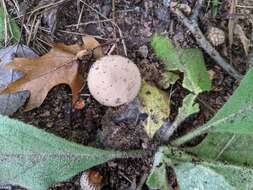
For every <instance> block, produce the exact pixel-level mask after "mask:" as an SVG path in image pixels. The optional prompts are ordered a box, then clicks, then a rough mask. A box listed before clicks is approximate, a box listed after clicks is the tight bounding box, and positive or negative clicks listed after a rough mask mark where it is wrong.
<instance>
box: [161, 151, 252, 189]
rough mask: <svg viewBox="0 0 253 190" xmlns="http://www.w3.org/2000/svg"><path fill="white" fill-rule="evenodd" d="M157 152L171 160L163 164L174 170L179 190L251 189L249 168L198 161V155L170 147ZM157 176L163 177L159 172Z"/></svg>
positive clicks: (210, 161) (250, 171) (206, 160)
mask: <svg viewBox="0 0 253 190" xmlns="http://www.w3.org/2000/svg"><path fill="white" fill-rule="evenodd" d="M160 150H163V151H160ZM159 152H160V154H162V155H161V157H163V158H164V160H166V159H167V160H168V159H170V160H171V161H170V162H167V163H165V164H167V165H168V164H169V165H170V166H172V167H173V168H174V171H175V172H176V176H177V181H178V183H179V187H180V190H194V189H200V190H220V189H225V190H246V189H251V188H252V185H253V170H252V169H251V168H246V167H243V166H237V165H233V164H229V163H223V162H219V161H215V160H208V159H203V160H202V159H201V160H199V158H197V157H196V156H198V155H196V156H191V155H189V154H187V153H185V152H183V151H182V150H179V149H177V148H172V147H161V148H160V149H159ZM193 161H194V162H193ZM157 175H163V173H162V172H160V173H159V174H157ZM161 178H163V177H161Z"/></svg>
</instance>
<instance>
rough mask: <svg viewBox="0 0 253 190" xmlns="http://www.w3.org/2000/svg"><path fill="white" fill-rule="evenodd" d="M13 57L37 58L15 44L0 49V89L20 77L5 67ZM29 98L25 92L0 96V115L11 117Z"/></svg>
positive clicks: (21, 46)
mask: <svg viewBox="0 0 253 190" xmlns="http://www.w3.org/2000/svg"><path fill="white" fill-rule="evenodd" d="M14 57H29V58H36V57H38V56H37V54H35V53H34V52H33V51H32V50H31V49H30V48H28V47H27V46H24V45H22V44H16V45H12V46H8V47H6V48H2V49H0V59H1V62H0V88H1V87H5V86H7V85H8V84H10V83H11V82H13V81H15V80H17V79H19V78H20V77H22V74H21V73H20V72H17V71H14V70H9V69H8V70H7V69H5V68H4V66H5V65H7V64H9V63H11V61H12V60H13V58H14ZM28 97H29V93H28V92H27V91H22V92H18V93H11V94H1V95H0V114H2V115H12V114H13V113H15V112H16V111H17V110H18V108H20V107H21V106H22V105H23V104H24V103H25V101H26V99H27V98H28Z"/></svg>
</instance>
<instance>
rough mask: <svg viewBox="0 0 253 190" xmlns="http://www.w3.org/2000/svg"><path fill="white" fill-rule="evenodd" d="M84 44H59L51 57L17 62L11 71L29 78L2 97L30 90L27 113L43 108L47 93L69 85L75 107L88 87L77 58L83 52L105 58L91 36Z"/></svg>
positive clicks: (49, 55) (0, 92)
mask: <svg viewBox="0 0 253 190" xmlns="http://www.w3.org/2000/svg"><path fill="white" fill-rule="evenodd" d="M83 40H84V44H83V45H82V46H79V45H70V46H67V45H65V44H62V43H60V44H56V45H55V46H54V47H53V48H52V49H51V50H50V52H49V53H47V54H45V55H43V56H41V57H39V58H35V59H29V58H15V59H14V60H13V62H12V63H11V64H9V65H7V68H10V69H15V70H17V71H21V72H23V73H24V74H25V75H24V76H23V77H22V78H20V79H18V80H16V81H15V82H13V83H11V84H10V85H9V86H8V87H7V88H5V89H3V90H2V91H1V89H0V94H3V93H13V92H18V91H25V90H28V91H29V92H30V98H29V101H28V103H27V105H26V107H25V111H29V110H32V109H34V108H36V107H39V106H40V105H41V104H42V102H43V101H44V99H45V98H46V96H47V93H48V92H49V91H50V90H51V89H52V88H53V87H54V86H56V85H58V84H68V85H69V86H70V87H71V90H72V94H73V96H72V102H73V103H75V102H76V101H77V98H78V93H79V91H80V90H81V89H82V87H83V85H84V82H85V80H84V78H83V76H82V75H81V74H80V73H79V72H78V63H77V59H76V58H77V57H76V55H77V54H78V52H80V51H82V50H88V51H93V49H94V55H95V57H96V58H99V57H101V56H103V52H102V49H101V47H100V46H99V43H98V42H97V41H96V40H95V39H94V38H92V37H90V36H87V37H85V38H84V39H83Z"/></svg>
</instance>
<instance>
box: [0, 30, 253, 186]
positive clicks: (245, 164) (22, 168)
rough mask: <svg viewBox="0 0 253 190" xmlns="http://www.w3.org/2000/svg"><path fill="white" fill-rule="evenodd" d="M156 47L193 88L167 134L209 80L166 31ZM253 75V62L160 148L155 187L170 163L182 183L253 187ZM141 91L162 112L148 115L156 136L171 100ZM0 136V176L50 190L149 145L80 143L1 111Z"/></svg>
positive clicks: (197, 56)
mask: <svg viewBox="0 0 253 190" xmlns="http://www.w3.org/2000/svg"><path fill="white" fill-rule="evenodd" d="M152 47H153V48H154V50H155V52H156V54H157V56H158V57H159V58H160V59H161V60H162V61H163V64H164V68H165V70H164V73H163V77H165V78H166V82H169V83H170V84H171V83H174V82H175V81H176V80H177V79H178V78H179V77H178V76H177V74H176V73H177V72H175V71H181V72H183V74H184V80H183V86H184V87H185V88H186V89H188V90H189V94H188V95H187V96H186V97H185V98H184V100H183V104H182V107H181V108H179V114H178V116H177V117H176V119H175V121H174V122H173V123H172V126H171V128H170V129H171V130H169V132H168V133H167V134H165V135H167V138H168V139H169V138H170V136H171V134H173V132H174V131H175V129H177V127H178V126H179V125H180V124H181V123H182V122H183V121H184V120H185V119H186V118H187V117H188V116H190V115H191V114H193V113H196V112H198V111H199V105H198V104H197V103H195V99H196V97H197V95H198V94H199V93H201V92H203V91H207V90H210V89H211V81H210V80H209V78H208V74H207V71H206V68H205V65H204V60H203V56H202V53H201V52H200V51H199V50H197V49H189V50H188V49H180V48H175V47H174V46H173V45H172V43H171V42H170V40H169V39H168V38H165V37H162V36H158V35H155V36H154V37H153V39H152ZM170 76H173V77H170ZM168 78H173V80H168ZM252 79H253V69H250V70H249V71H248V73H247V74H246V75H245V77H244V79H243V80H242V81H241V83H240V86H239V87H238V89H237V90H236V91H235V93H234V94H233V95H232V96H231V98H230V99H229V100H228V102H227V103H226V104H225V105H224V106H223V108H221V109H220V110H219V111H218V113H217V114H216V115H215V116H214V117H213V118H212V119H211V120H210V121H208V122H207V123H206V124H204V125H203V126H201V127H199V128H197V129H195V130H193V131H191V132H189V133H187V134H186V135H184V136H182V137H179V138H177V139H175V140H172V141H170V143H169V145H163V146H161V147H159V149H158V151H157V152H156V154H155V156H154V164H153V168H152V169H151V171H150V175H149V176H148V179H147V181H146V184H147V185H148V186H149V187H150V188H151V189H162V190H170V189H172V188H171V187H170V185H169V182H168V179H167V167H171V168H173V169H174V171H175V174H176V177H177V181H178V183H179V186H180V189H181V190H193V189H207V190H220V189H225V190H234V189H236V190H237V189H239V190H245V189H246V190H247V189H252V187H253V169H252V167H253V153H252V152H253V138H252V137H253V126H252V123H253V96H252V94H253V86H252ZM165 86H168V85H165ZM147 92H149V93H147ZM139 98H140V100H141V101H142V103H143V110H144V111H145V112H147V113H148V114H149V115H152V114H153V113H152V114H151V112H149V111H150V110H151V109H152V110H154V111H155V114H154V115H153V116H155V117H156V118H158V122H157V123H153V122H152V121H150V122H149V123H148V124H147V126H146V127H147V128H146V131H147V132H149V131H150V137H152V136H153V135H154V134H155V132H156V131H157V130H158V129H159V128H160V127H161V125H162V121H163V120H164V119H165V118H167V117H168V114H169V109H166V108H167V107H168V106H169V100H168V99H167V98H166V97H165V94H164V93H163V92H162V91H161V90H158V89H157V88H156V87H155V86H152V85H148V84H146V83H144V84H143V86H142V90H141V92H140V93H139ZM150 101H152V102H151V103H150ZM164 110H165V111H164ZM152 112H153V111H152ZM158 123H159V125H158ZM204 134H208V135H207V136H206V138H205V139H204V140H203V141H202V142H201V143H200V144H199V145H197V146H195V147H182V146H181V145H183V144H184V143H186V142H188V141H190V140H192V139H194V138H196V137H199V136H200V135H204ZM0 136H1V140H0V147H1V149H0V182H4V183H11V184H18V185H21V186H24V187H26V188H29V189H32V190H45V189H46V188H48V187H49V186H50V185H52V184H54V183H56V182H59V181H63V180H66V179H68V178H70V177H71V176H73V175H75V174H77V173H78V172H80V171H83V170H86V169H88V168H91V167H93V166H96V165H99V164H102V163H104V162H106V161H108V160H110V159H115V158H127V157H142V156H143V155H145V152H144V151H129V152H121V151H113V150H100V149H96V148H92V147H86V146H81V145H78V144H75V143H71V142H68V141H66V140H64V139H62V138H59V137H56V136H54V135H51V134H48V133H46V132H43V131H42V130H40V129H37V128H35V127H32V126H30V125H27V124H24V123H22V122H19V121H16V120H12V119H9V118H7V117H4V116H0ZM3 171H7V172H3Z"/></svg>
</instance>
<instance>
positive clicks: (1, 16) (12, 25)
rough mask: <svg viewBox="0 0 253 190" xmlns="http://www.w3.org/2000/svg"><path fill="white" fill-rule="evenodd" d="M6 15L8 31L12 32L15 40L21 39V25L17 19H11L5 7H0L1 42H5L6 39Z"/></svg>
mask: <svg viewBox="0 0 253 190" xmlns="http://www.w3.org/2000/svg"><path fill="white" fill-rule="evenodd" d="M5 17H6V18H7V30H8V31H7V32H8V33H10V34H11V37H12V38H13V39H14V41H19V40H20V37H21V32H20V28H19V26H18V25H17V23H16V21H15V20H13V19H10V18H9V16H8V15H6V14H5V12H4V9H3V7H0V43H3V42H4V40H5Z"/></svg>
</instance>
